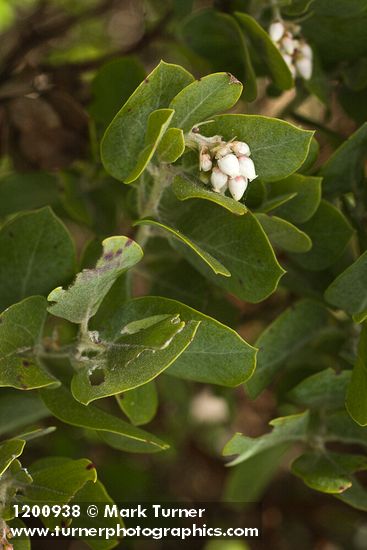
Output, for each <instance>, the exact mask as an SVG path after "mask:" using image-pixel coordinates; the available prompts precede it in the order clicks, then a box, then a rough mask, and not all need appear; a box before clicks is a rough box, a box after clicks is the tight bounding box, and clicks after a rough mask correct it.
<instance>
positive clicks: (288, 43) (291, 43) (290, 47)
mask: <svg viewBox="0 0 367 550" xmlns="http://www.w3.org/2000/svg"><path fill="white" fill-rule="evenodd" d="M281 46H282V49H283V50H284V52H285V53H287V54H288V55H293V54H294V52H295V50H296V48H297V46H298V40H294V39H293V38H292V37H291V36H289V35H286V36H285V37H284V38H283V39H282V42H281Z"/></svg>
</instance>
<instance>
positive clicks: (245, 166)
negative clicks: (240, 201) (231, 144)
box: [238, 156, 257, 181]
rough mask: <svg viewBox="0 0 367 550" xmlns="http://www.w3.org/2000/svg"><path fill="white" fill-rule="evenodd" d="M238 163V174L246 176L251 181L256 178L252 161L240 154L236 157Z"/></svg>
mask: <svg viewBox="0 0 367 550" xmlns="http://www.w3.org/2000/svg"><path fill="white" fill-rule="evenodd" d="M238 162H239V165H240V174H241V176H243V177H244V178H247V179H248V180H250V181H252V180H254V179H255V178H257V174H256V170H255V165H254V163H253V161H252V160H251V159H250V158H248V157H246V156H242V157H240V158H239V159H238Z"/></svg>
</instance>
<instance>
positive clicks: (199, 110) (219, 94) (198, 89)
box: [170, 73, 242, 132]
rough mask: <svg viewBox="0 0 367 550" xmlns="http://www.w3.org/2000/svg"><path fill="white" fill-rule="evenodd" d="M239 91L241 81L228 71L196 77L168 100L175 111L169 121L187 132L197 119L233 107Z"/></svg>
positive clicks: (204, 118)
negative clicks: (198, 78)
mask: <svg viewBox="0 0 367 550" xmlns="http://www.w3.org/2000/svg"><path fill="white" fill-rule="evenodd" d="M241 93H242V84H241V82H239V81H238V80H237V78H235V77H234V76H233V75H231V74H230V73H214V74H209V75H208V76H204V77H203V78H201V79H200V80H195V82H193V83H192V84H189V85H188V86H186V88H184V89H183V90H181V92H179V93H178V94H177V95H176V97H174V98H173V100H172V101H171V103H170V108H171V109H173V110H174V111H175V114H174V115H173V120H172V125H173V126H175V127H177V128H182V129H183V131H184V132H188V131H189V130H191V128H192V127H193V126H195V125H196V124H198V123H199V122H202V121H205V120H207V119H209V118H210V117H212V116H213V115H215V114H216V113H222V112H223V111H227V110H228V109H230V108H231V107H233V105H235V104H236V103H237V101H238V100H239V98H240V96H241Z"/></svg>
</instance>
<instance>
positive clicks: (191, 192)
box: [172, 176, 247, 216]
mask: <svg viewBox="0 0 367 550" xmlns="http://www.w3.org/2000/svg"><path fill="white" fill-rule="evenodd" d="M172 189H173V192H174V194H175V195H176V197H177V198H178V199H179V200H180V201H186V200H188V199H203V200H208V201H212V202H214V203H216V204H219V206H223V208H226V209H227V210H229V211H230V212H232V214H237V215H238V216H242V215H243V214H245V213H246V212H247V207H246V206H245V205H244V204H242V203H241V202H238V201H235V200H233V199H231V198H230V197H226V196H225V195H221V194H220V193H215V192H214V191H211V190H210V189H209V188H208V187H206V186H205V185H204V184H203V183H201V182H200V181H198V180H197V181H192V180H189V179H187V178H186V177H181V176H176V177H175V179H174V180H173V183H172Z"/></svg>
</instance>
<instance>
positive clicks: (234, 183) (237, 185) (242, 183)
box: [228, 176, 248, 201]
mask: <svg viewBox="0 0 367 550" xmlns="http://www.w3.org/2000/svg"><path fill="white" fill-rule="evenodd" d="M247 183H248V182H247V179H246V178H244V177H243V176H237V177H236V178H229V183H228V188H229V192H230V193H231V195H232V197H233V198H234V200H235V201H239V200H241V199H242V197H243V194H244V192H245V191H246V189H247Z"/></svg>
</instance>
